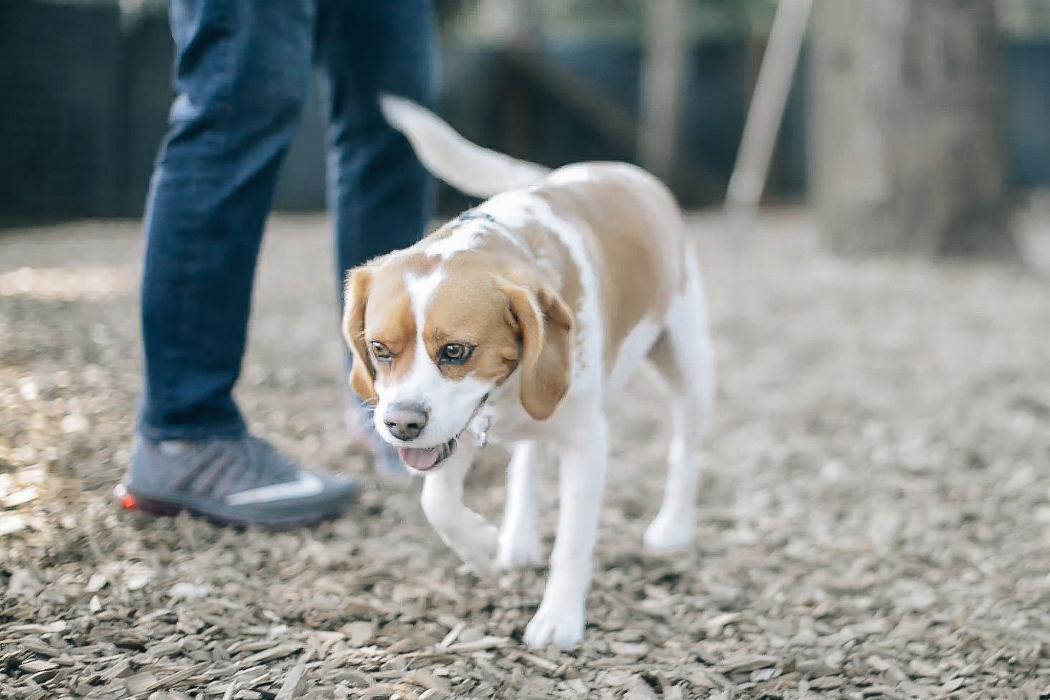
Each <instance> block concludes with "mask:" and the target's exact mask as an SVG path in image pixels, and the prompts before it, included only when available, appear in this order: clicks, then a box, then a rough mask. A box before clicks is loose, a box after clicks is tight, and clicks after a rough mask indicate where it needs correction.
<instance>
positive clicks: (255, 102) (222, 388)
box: [139, 0, 436, 440]
mask: <svg viewBox="0 0 1050 700" xmlns="http://www.w3.org/2000/svg"><path fill="white" fill-rule="evenodd" d="M171 29H172V36H173V37H174V39H175V46H176V58H175V79H174V82H175V90H176V94H177V97H176V99H175V102H174V104H173V105H172V108H171V115H170V127H169V130H168V133H167V136H166V138H165V140H164V143H163V145H162V147H161V152H160V155H159V156H158V159H157V163H156V167H155V170H154V173H153V179H152V182H151V186H150V194H149V199H148V201H147V210H146V258H145V264H144V270H143V279H142V338H143V350H144V374H145V377H144V379H145V391H144V396H143V402H142V408H141V414H140V420H139V429H140V431H141V432H142V433H143V434H144V435H145V436H146V437H147V438H149V439H153V440H170V439H200V438H208V437H236V436H238V435H240V434H243V433H244V430H245V426H244V421H243V419H242V417H241V414H240V411H239V410H238V409H237V406H236V404H235V403H234V400H233V396H232V394H231V392H232V390H233V386H234V384H235V383H236V381H237V377H238V375H239V374H240V370H241V358H242V356H243V354H244V346H245V340H246V337H247V327H248V315H249V312H250V308H251V292H252V281H253V278H254V273H255V263H256V258H257V256H258V252H259V243H260V240H261V238H262V231H263V224H264V222H265V220H266V217H267V215H268V213H269V211H270V207H271V204H272V201H273V191H274V184H275V181H276V178H277V171H278V167H279V166H280V164H281V161H282V159H283V157H284V154H285V152H286V150H287V148H288V144H289V142H290V141H291V139H292V136H293V135H294V133H295V131H296V128H297V126H298V123H299V117H300V113H301V112H302V108H303V101H304V100H305V99H306V95H307V90H308V87H309V85H308V84H309V80H310V78H311V75H312V70H313V67H314V65H316V66H317V68H318V69H319V73H320V76H321V86H322V95H323V97H324V98H325V109H326V114H327V117H328V131H327V149H328V183H329V187H328V200H329V206H330V208H331V210H332V212H333V217H334V220H335V249H336V258H337V265H338V270H339V273H340V277H339V279H340V280H341V279H342V272H343V271H345V270H347V269H349V268H351V267H353V266H355V265H357V264H360V263H362V262H364V261H366V260H368V259H370V258H372V257H375V256H377V255H380V254H383V253H386V252H389V251H391V250H395V249H397V248H403V247H405V246H408V245H411V244H412V243H414V242H415V241H417V240H418V239H419V237H420V235H421V234H422V232H423V230H424V226H425V224H426V220H427V217H428V215H429V205H430V200H431V198H432V184H431V181H430V179H429V177H428V176H427V175H426V174H425V172H424V171H423V169H422V167H421V166H420V165H419V163H418V161H417V160H416V158H415V155H414V154H413V152H412V150H411V148H410V146H409V145H408V142H407V141H406V140H405V138H404V137H403V136H401V135H400V134H399V133H397V132H396V131H394V130H393V129H392V128H391V127H389V126H388V125H387V124H386V122H385V121H384V120H383V118H382V116H381V115H380V113H379V109H378V105H377V100H376V97H377V94H378V93H379V92H380V91H390V92H394V93H397V94H400V95H403V96H406V97H408V98H410V99H412V100H415V101H417V102H420V103H422V104H431V103H432V102H433V99H434V91H435V83H436V80H435V72H436V71H435V68H436V61H435V40H434V31H433V18H432V15H431V9H430V3H429V1H428V0H382V1H379V0H276V1H271V0H265V1H262V0H171ZM334 317H335V315H334V314H333V318H334ZM333 332H335V327H334V324H333Z"/></svg>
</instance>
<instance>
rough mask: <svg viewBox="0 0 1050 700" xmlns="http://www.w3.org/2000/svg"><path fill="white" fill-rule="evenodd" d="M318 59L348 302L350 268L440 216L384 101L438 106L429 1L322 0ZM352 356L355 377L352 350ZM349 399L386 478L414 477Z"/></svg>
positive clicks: (410, 238)
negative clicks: (385, 95)
mask: <svg viewBox="0 0 1050 700" xmlns="http://www.w3.org/2000/svg"><path fill="white" fill-rule="evenodd" d="M315 55H316V60H317V63H318V66H319V67H320V69H321V88H322V90H321V93H322V95H323V96H324V99H325V107H326V111H327V114H328V124H329V125H328V134H327V146H328V202H329V208H330V209H331V211H332V215H333V218H334V220H335V228H334V234H335V251H336V256H335V257H336V266H337V267H336V269H337V274H338V281H339V285H338V292H339V298H340V303H341V302H342V282H343V280H344V279H345V276H346V272H347V270H349V269H351V268H353V267H355V266H357V265H360V264H361V263H364V262H367V261H368V260H370V259H372V258H374V257H376V256H378V255H383V254H385V253H389V252H391V251H393V250H397V249H399V248H405V247H407V246H410V245H412V244H413V243H415V242H416V241H418V240H419V239H420V237H421V236H422V234H423V232H424V230H425V228H426V224H427V220H428V218H429V216H430V213H431V209H432V201H433V197H434V191H435V188H434V183H433V180H432V179H431V178H430V176H429V175H428V174H427V173H426V171H425V170H424V169H423V167H422V166H421V165H420V164H419V161H418V160H417V159H416V156H415V153H414V152H413V151H412V147H411V146H410V145H409V143H408V141H407V140H406V139H405V137H404V136H402V135H401V133H399V132H398V131H396V130H395V129H393V127H391V126H390V125H389V124H387V123H386V121H385V120H384V119H383V116H382V114H381V113H380V111H379V103H378V97H379V94H380V93H381V92H384V91H386V92H391V93H395V94H398V95H401V96H403V97H407V98H409V99H411V100H414V101H415V102H418V103H420V104H423V105H427V106H432V105H433V103H434V101H435V98H436V89H437V78H436V74H437V60H436V44H435V37H434V26H433V17H432V15H431V8H430V2H428V0H385V1H384V2H381V3H380V2H346V1H345V0H320V3H319V7H318V18H317V47H316V54H315ZM345 359H346V367H347V373H348V374H349V367H350V362H351V357H350V353H349V351H347V353H346V355H345ZM348 400H349V404H350V405H349V407H348V409H347V426H348V428H349V429H350V431H351V434H352V436H353V438H354V440H355V441H356V442H358V443H360V444H362V445H364V446H366V447H367V448H368V449H369V450H370V451H372V452H373V454H374V455H375V458H376V469H377V471H378V472H379V473H380V474H381V475H384V476H387V477H392V478H407V472H406V471H405V469H404V467H403V466H402V465H401V463H400V461H399V460H398V458H397V455H396V453H395V452H394V451H393V449H392V448H390V447H389V446H388V445H386V443H384V442H382V440H380V439H379V438H378V436H376V435H375V434H374V432H372V428H371V425H372V421H371V420H370V416H369V415H368V409H367V408H366V407H364V406H362V405H361V404H359V403H358V401H357V400H356V398H355V397H353V396H349V397H348Z"/></svg>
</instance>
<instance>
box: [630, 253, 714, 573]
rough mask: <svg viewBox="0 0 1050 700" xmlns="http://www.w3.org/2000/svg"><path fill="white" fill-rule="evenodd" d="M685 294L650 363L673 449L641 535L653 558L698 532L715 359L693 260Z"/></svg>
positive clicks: (672, 311) (684, 543) (684, 544)
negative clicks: (666, 407) (662, 389)
mask: <svg viewBox="0 0 1050 700" xmlns="http://www.w3.org/2000/svg"><path fill="white" fill-rule="evenodd" d="M688 271H689V280H688V284H687V285H686V290H685V292H684V293H683V294H682V295H681V296H680V297H678V299H676V300H675V302H674V304H673V305H672V307H671V309H670V312H669V314H668V322H667V330H666V331H665V333H664V334H663V335H662V336H661V337H660V338H659V339H658V340H657V342H656V344H655V345H654V346H653V349H652V350H651V351H650V353H649V359H650V361H651V363H652V365H653V366H654V367H655V369H656V370H657V372H658V373H659V374H660V375H661V376H662V377H663V379H664V381H665V383H666V384H667V388H668V390H669V402H670V416H671V444H670V449H669V451H668V457H667V483H666V484H665V486H664V496H663V502H662V504H661V505H660V512H659V513H657V515H656V518H654V519H653V522H652V524H650V525H649V528H648V529H647V530H646V531H645V546H646V549H648V550H649V551H651V552H656V553H660V552H670V551H675V550H680V549H683V548H685V547H687V546H689V543H690V542H691V541H692V538H693V532H694V530H695V529H696V497H697V490H698V489H699V486H700V444H701V441H702V439H703V437H704V435H705V434H706V432H707V428H708V424H709V422H710V419H711V410H712V403H713V393H714V357H713V351H712V348H711V337H710V332H709V329H708V320H707V309H706V305H705V301H704V294H703V289H702V285H701V280H700V272H699V269H698V267H697V265H696V263H695V260H694V259H692V258H690V260H689V263H688Z"/></svg>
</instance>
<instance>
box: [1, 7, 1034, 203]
mask: <svg viewBox="0 0 1050 700" xmlns="http://www.w3.org/2000/svg"><path fill="white" fill-rule="evenodd" d="M444 44H445V46H444V57H443V60H444V67H443V74H444V86H445V88H444V112H445V114H446V115H447V116H448V117H449V119H450V121H452V123H453V124H454V125H455V126H456V127H457V128H459V129H460V130H462V131H463V133H464V134H466V135H467V136H468V137H469V138H472V139H475V140H478V141H481V142H484V143H485V144H486V145H489V146H492V147H495V148H498V149H501V150H505V151H507V152H510V153H513V154H515V155H519V156H522V157H526V158H529V159H533V160H536V161H539V162H542V163H545V164H548V165H559V164H563V163H567V162H572V161H576V160H585V159H623V160H633V159H634V156H635V152H634V140H633V138H632V137H631V136H630V134H625V132H627V131H629V130H630V128H631V126H632V125H633V123H635V122H636V119H637V104H638V82H639V81H638V78H639V65H640V60H639V59H640V51H639V49H638V48H637V47H636V46H634V45H632V44H630V43H627V42H622V41H614V40H608V39H605V40H603V39H589V38H586V37H576V38H570V39H562V40H554V41H548V42H546V43H545V44H544V46H543V52H544V58H545V62H546V64H547V65H554V66H557V67H558V71H559V72H560V73H561V74H563V75H566V76H570V77H572V76H574V78H571V79H575V80H577V81H579V82H580V84H584V83H585V84H587V85H588V86H589V88H590V91H591V92H593V93H595V94H596V95H598V96H600V99H601V100H604V101H605V102H604V104H607V105H609V106H610V109H609V110H608V123H607V124H606V123H600V120H599V123H597V124H596V122H595V119H594V118H593V115H592V118H589V119H588V118H583V117H582V116H581V114H580V112H579V110H578V109H576V108H574V107H573V105H571V104H567V103H565V101H564V100H562V99H561V98H560V97H559V95H558V94H557V90H554V91H552V88H551V85H552V83H551V81H550V80H545V79H544V76H543V75H542V74H541V73H540V72H538V71H537V70H536V69H535V66H530V64H529V63H528V61H524V62H523V61H522V60H521V57H520V56H519V57H517V58H515V57H514V56H513V55H512V54H509V53H507V52H505V51H503V50H502V49H501V48H500V47H499V46H498V45H495V44H489V45H483V44H480V43H470V42H463V41H446V42H444ZM761 49H762V37H760V36H759V37H757V38H756V37H754V36H749V35H730V36H722V37H715V36H706V37H702V38H700V39H699V40H697V41H696V42H695V44H694V46H693V48H692V49H691V51H690V53H689V56H688V65H689V68H688V70H687V76H688V77H687V81H688V82H687V84H688V88H687V97H686V99H684V100H683V114H682V118H681V125H682V138H681V153H680V161H681V162H680V164H679V165H680V167H679V168H678V169H677V171H678V176H677V177H675V182H674V183H673V184H674V186H675V189H676V190H677V192H678V194H679V196H680V197H681V198H682V199H683V201H684V202H685V203H686V204H689V205H698V204H704V203H711V202H715V201H720V200H721V198H722V196H723V194H724V191H725V185H726V182H727V180H728V177H729V173H730V170H731V168H732V162H733V158H734V156H735V153H736V149H737V145H738V141H739V136H740V131H741V129H742V125H743V120H744V115H745V114H746V108H747V100H748V97H749V93H750V86H751V84H752V82H753V79H754V74H755V70H756V68H757V61H758V58H759V57H760V55H761ZM0 52H2V60H0V94H3V95H4V98H3V100H2V101H0V216H2V217H6V218H11V217H49V218H63V217H77V216H137V215H138V214H140V213H141V209H142V204H143V200H144V197H145V192H146V188H147V185H148V179H149V173H150V170H151V166H152V162H153V159H154V157H155V154H156V148H157V145H158V144H159V141H160V138H161V136H162V135H163V132H164V123H165V119H166V114H167V109H168V106H169V103H170V99H171V92H170V84H169V83H170V73H171V38H170V35H169V32H168V26H167V19H166V17H165V16H164V15H163V14H162V13H156V12H144V13H136V14H133V15H130V16H129V15H127V14H124V15H122V14H121V12H120V10H119V6H118V5H117V4H116V3H111V2H97V3H77V4H64V3H52V2H39V1H32V0H3V1H2V2H0ZM1006 59H1007V60H1006V65H1007V76H1006V79H1007V82H1008V85H1009V90H1008V94H1009V104H1008V105H1007V106H1006V107H1007V116H1008V121H1007V124H1008V130H1007V134H1006V138H1007V139H1008V142H1009V147H1010V154H1011V177H1012V180H1013V182H1014V183H1015V184H1016V185H1019V186H1034V185H1047V184H1050V129H1047V128H1046V125H1047V124H1048V123H1050V39H1048V38H1046V36H1045V35H1039V36H1035V37H1028V38H1020V37H1018V36H1016V35H1015V36H1013V37H1012V38H1010V39H1009V40H1008V41H1007V45H1006ZM803 60H804V59H803ZM805 74H806V72H805V70H803V71H802V73H801V76H802V78H803V80H802V82H801V84H799V85H796V86H795V88H794V89H793V91H792V96H791V98H790V102H789V106H788V111H787V114H786V116H785V123H784V128H783V132H782V140H781V144H780V148H779V152H778V157H777V161H776V165H775V167H774V171H773V173H772V175H771V182H770V187H769V193H770V195H771V196H772V197H774V198H785V197H794V196H798V195H800V194H801V193H802V192H803V191H804V188H805V172H806V162H805V159H806V148H805V143H804V139H805V133H806V128H805V111H806V109H805V108H806V90H805V85H804V78H805ZM564 89H565V88H564V87H563V88H562V90H563V91H564ZM569 89H571V87H570V88H569ZM617 124H619V126H617ZM322 140H323V124H322V121H321V118H320V113H319V110H318V109H317V107H316V104H315V103H314V101H311V103H310V105H309V107H308V109H307V111H306V114H305V115H304V120H303V128H302V130H301V132H300V135H299V137H298V138H297V140H296V142H295V144H294V145H293V147H292V150H291V152H290V154H289V157H288V159H287V162H286V164H285V167H284V171H283V174H282V179H281V183H280V185H279V188H278V194H277V206H278V207H279V208H285V209H317V208H321V207H323V205H324V200H323V197H324V186H323V183H324V159H323V149H322ZM461 201H462V200H459V199H457V198H455V197H454V196H452V195H451V194H450V193H448V192H447V191H446V192H445V197H444V202H445V208H446V209H448V208H452V207H455V206H458V205H459V204H460V203H461Z"/></svg>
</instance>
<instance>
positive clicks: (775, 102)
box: [726, 0, 812, 214]
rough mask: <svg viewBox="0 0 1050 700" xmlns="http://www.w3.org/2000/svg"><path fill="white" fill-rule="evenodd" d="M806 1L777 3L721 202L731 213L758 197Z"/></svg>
mask: <svg viewBox="0 0 1050 700" xmlns="http://www.w3.org/2000/svg"><path fill="white" fill-rule="evenodd" d="M811 6H812V0H781V2H780V4H779V5H778V6H777V13H776V17H775V18H774V20H773V29H772V30H771V31H770V33H769V44H768V45H767V46H766V51H765V53H764V55H763V56H762V65H761V67H760V68H759V71H758V80H757V82H756V84H755V94H754V97H753V98H752V100H751V105H750V107H749V108H748V112H747V121H746V122H745V123H744V133H743V136H742V138H741V139H740V150H739V152H738V154H737V159H736V165H735V166H734V167H733V175H732V177H730V179H729V189H728V191H727V192H726V206H727V207H728V208H729V209H730V210H732V211H733V212H735V213H738V214H743V213H754V211H755V210H757V208H758V203H759V201H761V199H762V190H763V189H765V185H766V180H767V178H768V176H769V164H770V162H771V161H772V159H773V148H774V147H775V146H776V142H777V134H778V133H779V131H780V123H781V121H783V118H784V108H785V106H786V105H787V98H788V93H789V92H790V90H791V83H792V79H793V77H794V75H795V68H796V66H797V65H798V56H799V52H800V51H801V49H802V41H803V39H804V38H805V36H806V24H807V23H808V21H809V12H810V8H811Z"/></svg>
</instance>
